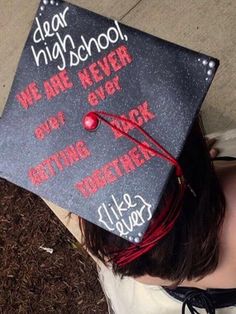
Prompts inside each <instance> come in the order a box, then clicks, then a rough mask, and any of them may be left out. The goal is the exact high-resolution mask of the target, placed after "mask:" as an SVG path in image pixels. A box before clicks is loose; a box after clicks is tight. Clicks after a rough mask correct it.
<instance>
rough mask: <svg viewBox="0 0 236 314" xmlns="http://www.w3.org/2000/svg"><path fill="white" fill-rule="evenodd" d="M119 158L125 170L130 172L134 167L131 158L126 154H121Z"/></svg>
mask: <svg viewBox="0 0 236 314" xmlns="http://www.w3.org/2000/svg"><path fill="white" fill-rule="evenodd" d="M119 160H120V162H121V164H122V166H123V168H124V170H125V172H127V173H128V172H130V171H133V170H134V169H135V166H134V164H133V162H132V160H131V158H130V157H129V156H128V155H123V156H120V157H119Z"/></svg>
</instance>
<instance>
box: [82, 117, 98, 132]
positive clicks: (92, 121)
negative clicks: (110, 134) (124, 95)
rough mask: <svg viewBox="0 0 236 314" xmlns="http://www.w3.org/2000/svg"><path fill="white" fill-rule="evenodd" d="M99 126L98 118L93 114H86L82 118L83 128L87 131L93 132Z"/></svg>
mask: <svg viewBox="0 0 236 314" xmlns="http://www.w3.org/2000/svg"><path fill="white" fill-rule="evenodd" d="M98 125H99V117H98V115H97V114H96V113H94V112H89V113H87V114H86V115H85V116H84V118H83V126H84V128H85V130H87V131H95V130H96V128H97V127H98Z"/></svg>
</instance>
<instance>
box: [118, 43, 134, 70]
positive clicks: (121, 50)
mask: <svg viewBox="0 0 236 314" xmlns="http://www.w3.org/2000/svg"><path fill="white" fill-rule="evenodd" d="M116 53H117V55H118V57H119V59H120V62H121V63H122V65H123V66H126V65H127V64H129V63H131V62H132V57H131V55H130V54H129V51H128V48H127V47H126V46H120V47H118V48H117V49H116Z"/></svg>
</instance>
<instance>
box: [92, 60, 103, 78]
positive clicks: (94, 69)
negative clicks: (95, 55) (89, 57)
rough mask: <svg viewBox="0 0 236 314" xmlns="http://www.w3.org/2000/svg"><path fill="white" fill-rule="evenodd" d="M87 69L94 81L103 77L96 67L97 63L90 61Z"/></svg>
mask: <svg viewBox="0 0 236 314" xmlns="http://www.w3.org/2000/svg"><path fill="white" fill-rule="evenodd" d="M89 71H90V72H91V74H92V76H93V78H94V80H95V82H96V83H97V82H100V81H101V80H102V79H103V76H102V75H101V73H100V72H99V69H98V68H97V63H92V64H91V65H90V66H89Z"/></svg>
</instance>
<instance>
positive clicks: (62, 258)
mask: <svg viewBox="0 0 236 314" xmlns="http://www.w3.org/2000/svg"><path fill="white" fill-rule="evenodd" d="M40 246H44V247H48V248H52V249H53V253H52V254H50V253H47V252H45V251H43V250H41V249H40V248H39V247H40ZM0 313H4V314H5V313H7V314H9V313H10V314H11V313H14V314H15V313H27V314H28V313H34V314H35V313H70V314H73V313H79V314H80V313H81V314H82V313H86V314H88V313H103V314H105V313H108V312H107V305H106V301H105V297H104V295H103V293H102V290H101V287H100V284H99V282H98V279H97V272H96V267H95V264H94V262H93V261H92V260H91V258H90V257H89V256H88V255H87V253H86V252H85V251H84V250H82V249H81V248H80V247H79V246H78V244H77V243H76V240H75V238H74V237H73V236H72V235H71V234H70V233H69V232H68V231H67V230H66V228H65V227H64V226H63V225H62V224H61V222H60V221H59V220H58V218H57V217H56V216H55V215H54V214H53V213H52V211H51V210H50V209H49V208H48V206H47V205H46V204H45V203H44V202H43V201H42V200H41V199H40V198H39V197H37V196H36V195H34V194H32V193H30V192H28V191H26V190H24V189H22V188H19V187H17V186H16V185H14V184H11V183H9V182H7V181H5V180H2V179H0Z"/></svg>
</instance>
